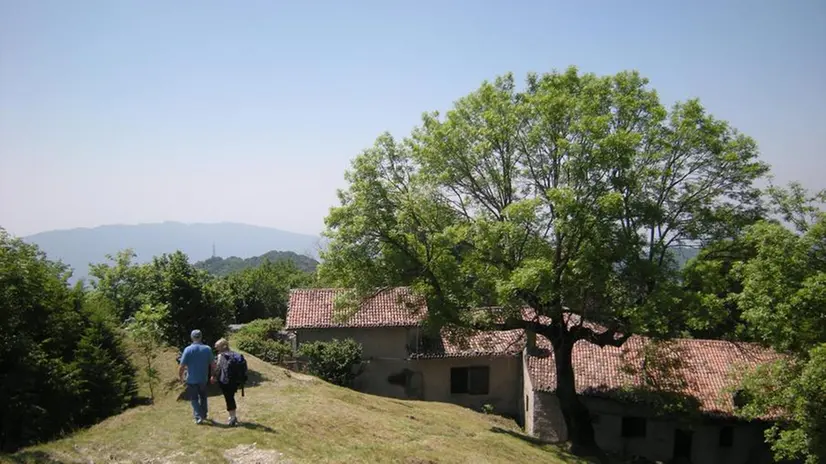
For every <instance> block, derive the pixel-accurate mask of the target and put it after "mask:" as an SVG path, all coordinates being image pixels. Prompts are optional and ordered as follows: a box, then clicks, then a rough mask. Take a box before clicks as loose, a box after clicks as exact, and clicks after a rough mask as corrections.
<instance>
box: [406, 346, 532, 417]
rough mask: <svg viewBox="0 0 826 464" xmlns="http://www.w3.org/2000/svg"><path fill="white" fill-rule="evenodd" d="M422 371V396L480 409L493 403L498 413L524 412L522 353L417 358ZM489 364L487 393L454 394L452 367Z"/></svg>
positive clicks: (517, 413)
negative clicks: (522, 405) (451, 387)
mask: <svg viewBox="0 0 826 464" xmlns="http://www.w3.org/2000/svg"><path fill="white" fill-rule="evenodd" d="M415 366H416V368H415V369H416V370H417V371H419V372H421V374H422V381H423V385H422V387H423V388H422V393H423V395H422V399H424V400H425V401H441V402H444V403H453V404H458V405H460V406H465V407H469V408H472V409H476V410H479V409H480V408H481V407H482V406H484V405H485V404H491V405H493V408H494V413H495V414H500V415H506V416H510V417H514V418H519V417H520V416H521V415H522V411H521V402H520V400H519V398H520V397H521V396H522V369H521V366H522V363H521V357H520V356H508V357H473V358H440V359H422V360H418V361H415ZM471 366H489V367H490V379H489V388H488V394H487V395H469V394H451V393H450V369H451V368H453V367H471Z"/></svg>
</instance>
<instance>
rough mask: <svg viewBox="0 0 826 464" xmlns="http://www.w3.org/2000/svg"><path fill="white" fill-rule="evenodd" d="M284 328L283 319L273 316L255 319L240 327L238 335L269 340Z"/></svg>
mask: <svg viewBox="0 0 826 464" xmlns="http://www.w3.org/2000/svg"><path fill="white" fill-rule="evenodd" d="M283 329H284V321H282V320H281V319H279V318H277V317H274V318H272V319H257V320H255V321H252V322H250V323H249V324H247V325H245V326H243V327H241V329H240V330H239V331H238V336H241V337H246V336H250V337H253V338H257V339H261V340H271V339H274V338H276V337H278V334H279V333H280V332H281V330H283Z"/></svg>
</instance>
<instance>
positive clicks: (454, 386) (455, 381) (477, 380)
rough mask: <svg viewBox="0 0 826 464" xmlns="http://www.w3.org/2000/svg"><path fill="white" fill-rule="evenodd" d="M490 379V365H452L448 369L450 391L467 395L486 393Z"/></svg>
mask: <svg viewBox="0 0 826 464" xmlns="http://www.w3.org/2000/svg"><path fill="white" fill-rule="evenodd" d="M489 379H490V367H488V366H473V367H454V368H451V369H450V393H451V394H460V393H466V394H469V395H487V394H488V388H489V383H490V382H489Z"/></svg>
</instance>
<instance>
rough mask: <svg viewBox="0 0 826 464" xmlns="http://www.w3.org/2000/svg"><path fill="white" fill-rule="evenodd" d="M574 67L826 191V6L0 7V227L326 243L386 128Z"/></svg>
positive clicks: (40, 2)
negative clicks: (250, 229) (739, 138)
mask: <svg viewBox="0 0 826 464" xmlns="http://www.w3.org/2000/svg"><path fill="white" fill-rule="evenodd" d="M571 64H575V65H577V66H579V68H580V69H581V70H582V71H593V72H596V73H600V74H607V73H614V72H617V71H620V70H623V69H631V68H634V69H637V70H639V71H641V72H642V73H643V74H644V75H646V76H647V77H649V78H650V79H651V83H652V85H653V86H654V87H655V88H656V89H657V90H658V91H659V92H660V95H661V97H662V98H663V100H664V101H665V102H667V103H668V104H671V103H672V102H674V101H675V100H682V99H686V98H690V97H695V96H696V97H700V98H701V99H702V101H703V102H704V103H705V105H706V106H707V107H708V108H709V109H710V111H711V112H712V113H713V114H714V115H715V116H717V117H719V118H723V119H727V120H729V121H731V122H732V124H734V125H735V126H736V127H738V128H739V129H740V130H742V131H743V132H745V133H747V134H749V135H751V136H753V137H754V138H756V139H757V141H758V142H759V143H760V146H761V149H762V152H763V154H764V157H765V159H767V160H768V161H769V162H771V163H772V164H773V165H774V167H775V174H776V176H777V177H778V179H779V180H782V181H787V180H789V179H800V180H802V181H803V182H804V183H805V184H806V185H807V186H809V187H812V188H815V187H818V188H823V187H826V176H824V173H826V161H824V150H823V147H824V146H826V110H824V108H826V2H824V1H823V0H790V1H787V2H783V1H780V0H773V1H762V0H750V1H748V0H744V1H737V2H735V1H725V0H718V1H709V2H702V1H681V2H678V1H670V0H659V1H631V2H619V1H604V2H596V1H564V2H563V1H559V2H557V1H504V0H503V1H497V2H493V1H481V0H479V1H472V0H438V1H436V0H433V1H430V0H427V1H425V0H418V1H415V2H414V1H407V2H402V1H394V0H377V1H356V0H353V1H346V2H345V1H329V2H320V1H310V0H306V1H291V2H277V1H274V0H271V1H250V0H246V1H242V2H230V1H224V2H217V1H205V0H197V1H180V0H175V1H168V0H162V1H149V0H140V1H137V0H135V1H111V0H99V1H90V0H73V1H68V0H54V1H45V0H16V1H13V0H0V226H3V227H5V228H6V229H8V230H9V231H10V232H12V233H14V234H17V235H27V234H30V233H34V232H39V231H43V230H48V229H55V228H69V227H79V226H96V225H101V224H110V223H138V222H157V221H164V220H177V221H183V222H196V221H197V222H201V221H203V222H217V221H238V222H245V223H251V224H258V225H265V226H274V227H278V228H282V229H286V230H291V231H296V232H307V233H318V232H320V231H321V229H322V227H323V218H324V216H325V215H326V213H327V211H328V208H329V207H330V206H332V205H333V204H335V202H336V197H335V189H336V188H338V187H342V186H344V182H343V173H344V170H345V169H346V168H347V166H348V164H349V161H350V160H351V159H352V158H353V157H354V156H356V155H357V154H358V153H359V152H360V151H361V150H362V149H364V148H365V147H367V146H369V145H371V144H372V143H373V140H374V139H375V137H376V136H377V135H379V134H380V133H381V132H382V131H384V130H389V131H391V132H392V133H393V134H395V135H398V136H404V135H406V134H407V133H408V132H409V130H410V129H411V128H412V127H413V126H414V125H415V124H417V123H418V122H419V118H420V115H421V113H422V112H424V111H431V110H444V109H446V108H448V107H449V106H450V104H451V103H452V102H453V101H454V100H455V99H457V98H459V97H461V96H463V95H465V94H467V93H468V92H470V91H472V90H473V89H475V88H476V87H477V86H478V85H479V84H480V83H481V82H482V81H483V80H485V79H491V78H494V77H495V76H496V75H498V74H502V73H505V72H507V71H513V72H514V73H516V75H517V76H518V77H519V78H520V79H521V78H522V77H524V75H525V73H527V72H528V71H540V72H541V71H549V70H551V69H553V68H557V69H564V68H565V67H567V66H568V65H571Z"/></svg>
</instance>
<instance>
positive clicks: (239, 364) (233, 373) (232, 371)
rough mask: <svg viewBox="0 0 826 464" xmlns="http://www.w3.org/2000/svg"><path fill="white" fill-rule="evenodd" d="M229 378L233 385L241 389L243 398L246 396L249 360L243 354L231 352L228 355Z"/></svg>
mask: <svg viewBox="0 0 826 464" xmlns="http://www.w3.org/2000/svg"><path fill="white" fill-rule="evenodd" d="M226 356H227V358H228V359H227V377H228V379H229V383H230V384H231V385H237V386H240V387H241V396H244V384H245V383H246V382H247V360H246V359H244V355H243V354H241V353H236V352H234V351H233V352H231V353H228V354H227V355H226Z"/></svg>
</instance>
